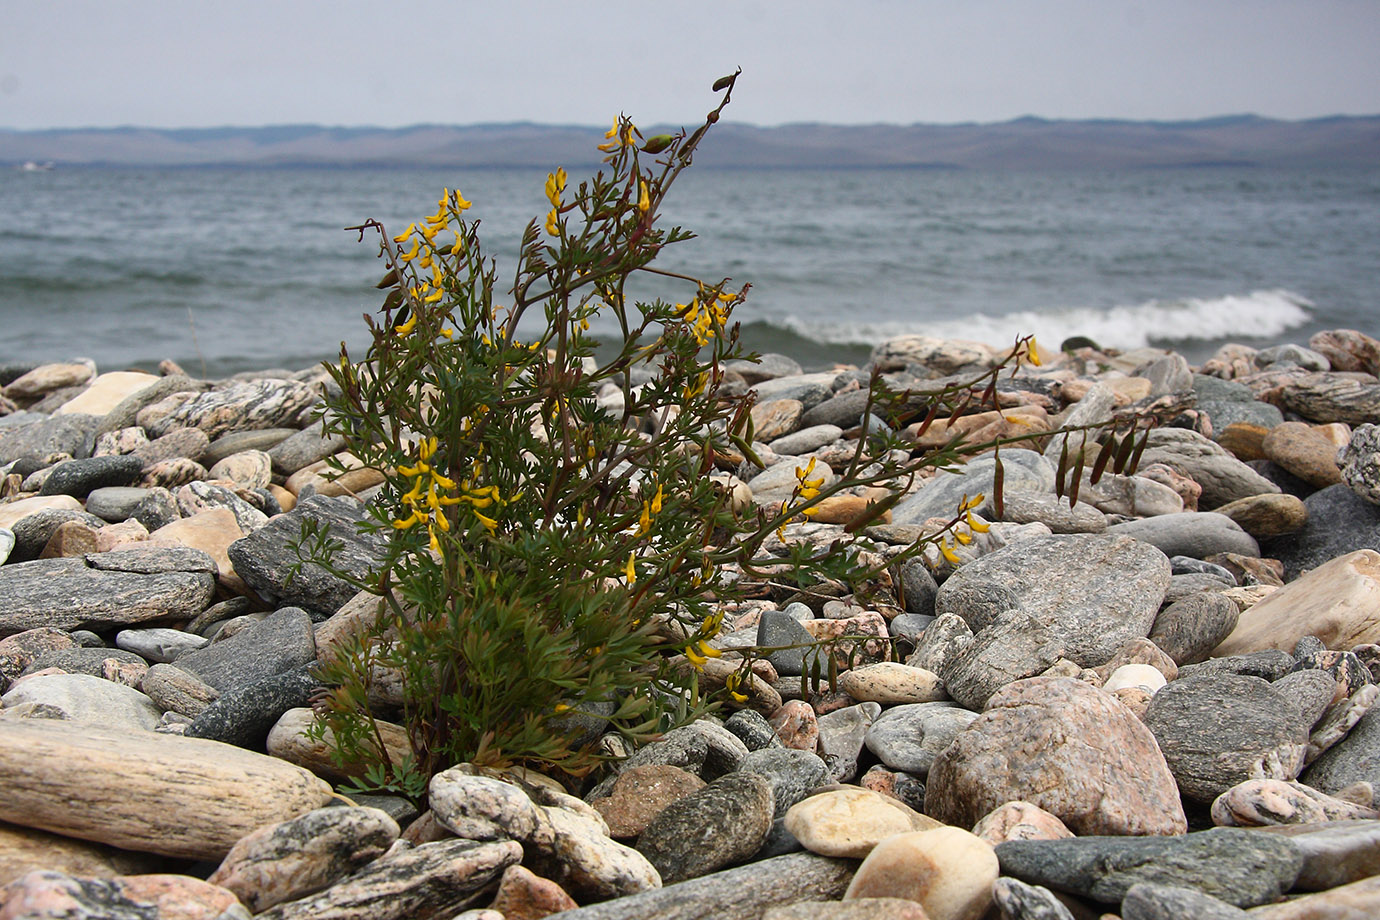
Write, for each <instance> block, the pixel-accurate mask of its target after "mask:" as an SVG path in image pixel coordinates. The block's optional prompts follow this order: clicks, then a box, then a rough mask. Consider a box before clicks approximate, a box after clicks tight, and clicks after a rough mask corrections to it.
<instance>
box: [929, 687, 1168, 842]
mask: <svg viewBox="0 0 1380 920" xmlns="http://www.w3.org/2000/svg"><path fill="white" fill-rule="evenodd" d="M1164 692H1165V691H1160V693H1161V694H1163V693H1164ZM1017 765H1018V766H1017ZM1017 800H1019V801H1026V802H1030V803H1032V804H1034V805H1038V806H1039V807H1040V808H1043V809H1045V810H1046V811H1048V812H1050V813H1051V814H1053V815H1055V816H1057V817H1058V818H1059V819H1060V820H1062V821H1063V822H1064V823H1065V824H1066V825H1068V827H1069V828H1070V829H1071V830H1073V831H1074V832H1075V833H1077V834H1098V833H1114V834H1178V833H1183V831H1184V830H1185V829H1186V827H1187V822H1186V820H1185V818H1184V813H1183V809H1182V806H1181V805H1180V803H1179V790H1178V788H1177V787H1176V786H1175V784H1174V779H1173V776H1172V775H1171V774H1170V771H1169V767H1168V765H1167V764H1166V763H1165V760H1164V757H1163V755H1161V754H1160V751H1159V748H1158V746H1157V745H1156V743H1155V739H1154V737H1153V736H1152V735H1151V734H1150V731H1149V729H1147V728H1146V727H1145V725H1143V724H1142V723H1141V722H1140V720H1139V719H1137V718H1136V717H1135V716H1134V715H1132V714H1131V712H1130V711H1129V710H1127V709H1126V708H1125V707H1124V706H1122V705H1121V704H1120V703H1118V702H1117V701H1116V700H1115V699H1113V698H1112V697H1111V696H1110V695H1109V694H1106V693H1104V692H1102V691H1101V690H1098V689H1097V688H1095V687H1092V686H1090V685H1088V684H1086V683H1083V682H1082V681H1078V680H1071V679H1068V678H1060V677H1032V678H1028V679H1026V680H1021V681H1016V682H1015V683H1013V684H1009V685H1007V686H1006V687H1004V688H1002V689H1001V690H999V691H997V693H996V694H995V695H994V696H993V697H992V698H991V699H990V700H989V701H988V703H987V709H986V710H985V711H984V712H983V713H982V715H981V716H979V717H978V718H977V719H976V720H974V722H973V723H972V724H971V725H970V726H969V727H968V728H967V729H965V730H964V731H962V732H960V733H959V735H958V736H957V737H956V738H955V739H954V741H953V743H952V744H950V745H949V746H948V747H947V748H946V749H945V750H944V751H943V752H942V753H941V754H940V755H939V757H938V758H936V760H935V762H934V766H933V767H931V768H930V773H929V778H928V782H927V783H926V787H925V812H926V813H927V814H929V815H932V816H934V817H935V818H938V819H939V820H941V821H944V822H945V823H946V824H954V825H958V826H960V827H972V826H973V825H974V824H975V823H976V822H977V821H978V819H979V818H981V817H982V816H983V815H985V814H987V813H988V812H990V811H991V810H992V809H994V808H996V807H997V806H998V805H1001V804H1003V803H1005V802H1010V801H1017Z"/></svg>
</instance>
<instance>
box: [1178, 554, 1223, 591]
mask: <svg viewBox="0 0 1380 920" xmlns="http://www.w3.org/2000/svg"><path fill="white" fill-rule="evenodd" d="M1169 565H1170V567H1171V569H1172V571H1173V572H1174V574H1175V575H1213V576H1215V577H1217V578H1219V579H1221V580H1222V581H1224V582H1226V583H1227V585H1228V586H1230V587H1233V588H1234V587H1236V576H1234V575H1232V573H1231V571H1230V570H1229V569H1227V568H1226V567H1224V566H1220V565H1217V564H1216V563H1215V562H1204V561H1203V560H1201V559H1195V558H1194V557H1192V556H1170V557H1169Z"/></svg>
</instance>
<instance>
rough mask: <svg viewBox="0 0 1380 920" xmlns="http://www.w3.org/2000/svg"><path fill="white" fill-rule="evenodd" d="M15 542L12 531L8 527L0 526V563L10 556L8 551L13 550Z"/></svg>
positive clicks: (2, 563) (3, 562)
mask: <svg viewBox="0 0 1380 920" xmlns="http://www.w3.org/2000/svg"><path fill="white" fill-rule="evenodd" d="M15 542H16V540H15V537H14V531H13V530H10V529H9V528H8V527H0V565H4V564H5V562H6V560H8V559H9V558H10V553H12V552H14V545H15Z"/></svg>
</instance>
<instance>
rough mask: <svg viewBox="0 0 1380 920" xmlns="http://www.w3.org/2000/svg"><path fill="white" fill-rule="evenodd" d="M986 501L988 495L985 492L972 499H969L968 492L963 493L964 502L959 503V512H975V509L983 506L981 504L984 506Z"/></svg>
mask: <svg viewBox="0 0 1380 920" xmlns="http://www.w3.org/2000/svg"><path fill="white" fill-rule="evenodd" d="M986 500H987V494H986V493H985V492H979V493H978V494H977V495H974V496H973V497H972V498H969V497H968V493H967V492H964V493H963V500H962V501H960V502H959V503H958V510H959V511H971V510H973V509H974V508H976V507H978V506H979V505H981V504H982V503H983V502H984V501H986Z"/></svg>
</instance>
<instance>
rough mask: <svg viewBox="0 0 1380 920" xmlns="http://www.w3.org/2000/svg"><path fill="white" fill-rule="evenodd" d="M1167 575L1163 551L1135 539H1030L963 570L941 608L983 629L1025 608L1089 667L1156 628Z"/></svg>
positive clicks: (940, 599)
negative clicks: (1014, 609)
mask: <svg viewBox="0 0 1380 920" xmlns="http://www.w3.org/2000/svg"><path fill="white" fill-rule="evenodd" d="M1169 580H1170V566H1169V560H1168V559H1167V558H1166V557H1165V556H1164V554H1163V553H1161V552H1159V551H1158V550H1156V549H1155V548H1154V547H1151V546H1147V545H1145V544H1143V543H1141V542H1139V541H1137V540H1134V539H1132V538H1130V537H1118V536H1112V535H1110V534H1086V535H1085V534H1061V535H1053V536H1048V537H1032V538H1030V539H1028V540H1022V541H1020V542H1019V543H1014V544H1011V545H1009V546H1006V547H1004V548H1002V549H999V550H997V551H996V552H993V553H990V554H988V555H986V556H983V557H982V558H981V559H978V560H976V561H974V562H970V563H967V564H965V565H963V566H961V567H959V569H958V570H957V571H955V572H954V574H953V575H952V576H950V577H949V579H948V580H947V581H945V582H944V584H943V586H942V587H941V588H940V589H939V594H938V596H937V597H936V599H935V610H936V611H937V612H938V613H940V614H945V613H956V614H958V615H959V616H961V617H963V619H964V620H965V621H967V623H968V625H969V626H970V627H971V628H973V630H974V632H978V631H981V630H982V629H983V628H985V627H986V626H987V625H988V624H990V623H991V622H992V621H993V620H995V619H996V617H997V616H998V615H1000V614H1001V613H1004V612H1005V611H1007V610H1010V609H1012V608H1019V609H1020V610H1022V611H1024V612H1025V613H1026V614H1028V615H1030V616H1031V617H1034V618H1035V619H1036V620H1037V621H1039V622H1040V623H1042V624H1043V625H1045V626H1047V627H1049V629H1050V630H1051V632H1052V634H1053V637H1054V638H1056V639H1059V640H1062V641H1063V642H1064V646H1065V648H1064V652H1063V654H1064V655H1065V656H1066V657H1068V658H1070V659H1072V660H1073V661H1076V662H1078V663H1079V664H1082V665H1084V666H1089V667H1090V666H1094V665H1099V664H1102V663H1103V662H1104V661H1106V660H1107V659H1108V658H1110V657H1111V655H1112V654H1113V653H1114V652H1115V651H1116V650H1117V649H1118V648H1120V647H1121V646H1122V645H1124V644H1125V643H1126V642H1127V641H1128V640H1130V639H1134V638H1141V637H1144V636H1145V635H1146V634H1147V633H1148V632H1149V631H1150V627H1151V625H1152V624H1153V623H1154V621H1155V615H1156V613H1157V612H1158V611H1159V606H1160V601H1161V600H1162V599H1163V597H1164V593H1165V591H1166V590H1167V589H1168V587H1169ZM994 588H995V589H996V590H994Z"/></svg>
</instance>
